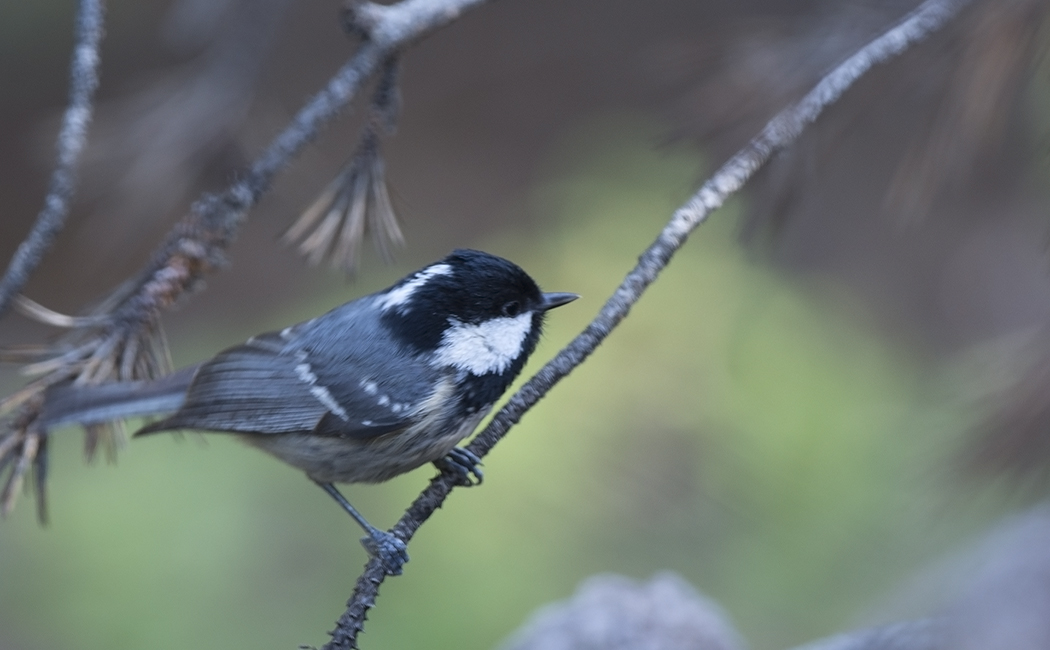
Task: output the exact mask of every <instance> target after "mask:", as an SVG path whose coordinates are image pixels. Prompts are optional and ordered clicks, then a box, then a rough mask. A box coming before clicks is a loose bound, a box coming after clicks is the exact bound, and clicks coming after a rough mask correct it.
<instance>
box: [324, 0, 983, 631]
mask: <svg viewBox="0 0 1050 650" xmlns="http://www.w3.org/2000/svg"><path fill="white" fill-rule="evenodd" d="M968 2H969V0H926V2H924V3H923V4H921V5H920V6H919V7H918V8H917V9H916V10H915V11H913V12H912V13H910V14H908V16H906V17H905V18H904V19H903V20H901V21H900V22H899V23H898V24H897V25H895V26H893V27H892V28H890V29H889V30H888V31H886V32H885V33H883V34H882V35H881V36H879V37H878V38H876V39H875V40H873V41H871V42H870V43H868V44H867V45H865V46H864V47H863V48H861V49H860V50H859V51H857V52H856V53H855V54H853V55H852V56H851V57H849V58H848V59H846V60H845V61H844V62H843V63H841V64H840V65H839V66H838V67H836V68H835V69H834V70H832V71H831V72H830V73H828V74H827V75H826V76H825V77H824V78H823V79H821V80H820V82H818V83H817V85H816V86H815V87H814V88H813V89H812V90H811V91H810V92H809V93H808V94H806V96H805V97H803V98H802V99H801V100H800V101H799V102H797V103H796V104H794V105H792V106H789V107H788V108H786V109H784V110H783V111H781V112H780V113H778V114H777V115H776V116H775V117H774V118H773V119H772V120H770V121H769V123H768V124H766V126H765V128H764V129H762V131H761V133H759V134H758V135H757V136H756V137H755V138H754V139H752V140H751V142H749V143H748V144H747V146H745V147H744V148H743V149H741V150H740V151H739V152H737V153H736V154H735V155H734V156H733V157H732V158H730V159H729V160H728V161H727V162H726V163H725V164H724V165H722V167H721V168H720V169H719V170H718V171H716V172H715V173H714V175H713V176H711V178H710V179H709V180H708V181H707V182H705V183H704V184H703V185H702V186H701V187H700V189H699V190H698V191H697V192H696V194H694V195H693V196H692V197H691V198H690V199H689V200H688V201H687V202H686V203H685V204H683V205H682V206H681V207H680V208H678V210H676V211H675V213H674V215H673V216H672V218H671V220H670V222H669V223H668V224H667V225H666V226H665V227H664V229H663V230H662V231H661V232H660V234H659V236H658V237H657V238H656V241H654V242H653V243H652V244H651V245H650V246H649V248H647V249H646V250H645V252H643V253H642V255H641V256H640V258H639V260H638V264H637V265H636V266H635V267H634V269H633V270H632V271H631V272H630V273H628V274H627V277H626V278H624V280H623V283H622V284H621V285H620V286H619V288H617V289H616V291H615V292H614V293H613V295H612V296H611V297H610V298H609V299H608V301H607V302H606V303H605V305H604V306H603V307H602V309H601V311H600V312H599V313H598V316H597V317H595V319H594V320H593V321H592V322H591V323H590V325H588V326H587V327H586V329H584V330H583V332H581V333H580V334H579V335H578V336H577V337H576V338H575V339H573V341H572V342H571V343H569V345H567V346H566V347H565V348H564V349H563V350H562V351H561V352H559V353H558V354H557V356H555V357H554V358H553V359H551V360H550V361H549V362H547V364H546V365H545V366H544V367H543V368H542V369H540V371H539V372H538V373H536V375H535V376H533V377H532V378H531V379H530V380H529V381H528V382H526V383H525V385H524V386H522V387H521V389H520V390H518V392H517V393H515V394H514V396H513V397H511V399H510V400H509V401H508V402H507V404H505V405H504V406H503V408H502V409H500V411H499V412H498V413H496V415H495V416H494V417H493V418H492V420H491V421H490V422H489V424H488V426H486V427H485V429H484V430H483V431H482V432H481V433H479V434H478V435H477V436H476V437H475V438H474V440H473V441H472V442H471V443H470V444H469V445H468V446H467V449H469V450H470V451H472V452H474V453H475V454H477V455H478V456H479V457H482V456H484V455H485V454H487V453H488V452H489V451H490V450H491V449H492V447H493V446H495V444H496V443H497V442H499V440H500V439H501V438H502V437H503V436H504V435H506V433H507V431H508V430H509V429H510V428H511V427H512V426H514V425H515V424H516V423H517V422H518V421H519V420H520V419H521V417H522V416H523V415H524V414H525V413H526V412H527V411H528V410H529V409H530V408H532V407H533V406H534V405H535V404H536V402H538V401H539V400H540V399H541V398H542V397H543V396H544V395H546V394H547V392H548V391H549V390H550V389H551V388H552V387H553V386H554V385H555V384H556V383H558V381H560V380H561V379H562V378H563V377H565V376H566V375H568V374H569V372H571V371H572V370H573V369H574V368H575V367H576V366H578V365H580V364H581V363H582V362H583V361H584V360H585V359H586V358H587V357H588V356H590V354H591V353H592V352H594V350H595V349H596V348H597V347H598V345H599V344H601V342H602V341H604V340H605V338H606V337H607V336H608V335H609V333H610V332H611V331H612V330H613V328H615V327H616V326H617V325H618V324H619V323H620V321H622V320H623V319H624V317H626V316H627V313H628V312H629V311H630V309H631V307H632V306H633V305H634V303H636V302H637V301H638V299H639V298H640V297H641V295H642V293H643V292H644V291H645V289H646V288H647V287H648V286H649V285H650V284H652V283H653V281H654V280H656V277H657V276H658V275H659V273H660V272H661V271H662V270H663V269H664V267H666V266H667V264H668V262H670V260H671V256H672V255H674V253H675V252H676V251H677V250H678V249H679V248H681V246H682V245H683V244H684V243H685V241H686V239H687V237H688V236H689V234H690V233H691V232H692V231H693V230H694V229H695V228H696V227H697V226H699V225H700V224H701V223H703V222H704V221H705V220H706V219H707V217H708V216H709V215H710V214H711V212H713V211H714V210H716V209H718V208H719V207H721V206H722V204H723V203H725V201H726V199H727V198H728V197H729V196H731V195H732V194H733V193H735V192H736V191H737V190H739V189H740V188H741V187H742V186H743V185H744V183H745V182H746V181H747V180H749V179H750V178H751V177H752V176H753V175H754V174H755V172H756V171H758V169H759V168H761V167H762V165H764V164H765V163H766V162H767V161H769V159H770V157H772V155H773V154H774V153H775V152H777V151H779V150H781V149H783V148H784V147H786V146H787V145H789V144H791V143H792V142H793V141H794V140H795V139H797V138H798V136H799V135H800V134H801V133H802V132H803V130H804V129H805V128H806V127H807V126H809V125H810V124H812V123H813V122H814V120H816V118H817V117H818V116H819V115H820V113H821V112H822V111H823V110H824V109H825V108H826V107H827V106H829V105H831V104H833V103H834V102H835V101H836V100H837V99H838V98H839V97H841V96H842V94H843V93H844V92H845V91H846V89H848V88H849V87H850V86H851V85H853V83H854V82H856V81H857V80H858V79H860V78H861V77H862V76H863V75H864V74H865V73H866V72H867V71H868V70H870V69H871V68H872V67H873V66H875V65H876V64H878V63H881V62H883V61H886V60H888V59H890V58H892V57H894V56H896V55H898V54H900V53H901V52H903V51H905V50H906V49H907V48H908V47H910V46H912V45H914V44H915V43H917V42H919V41H921V40H923V39H924V38H925V37H927V36H928V35H930V34H931V33H932V32H934V31H936V30H937V29H939V28H940V27H942V26H943V25H944V24H945V23H947V22H948V21H949V20H950V19H951V18H952V17H954V16H955V15H956V14H957V13H958V12H959V10H960V9H962V7H964V6H965V5H966V4H968ZM452 487H453V479H452V477H450V476H448V475H445V474H441V475H438V476H437V477H435V478H434V479H433V480H431V482H430V485H429V486H427V488H426V489H425V490H423V492H422V493H421V494H420V495H419V496H418V497H417V498H416V500H415V501H414V502H413V503H412V505H411V506H409V508H408V510H407V511H406V512H405V514H404V515H403V516H402V517H401V519H400V520H399V521H398V522H397V524H396V525H395V526H394V528H393V529H392V532H393V533H394V534H395V535H397V536H398V537H399V538H401V539H402V540H403V541H405V542H408V541H409V540H411V539H412V536H413V534H414V533H415V532H416V530H418V529H419V527H420V526H421V525H422V524H423V522H425V521H426V520H427V519H428V518H429V517H430V516H431V515H432V514H434V511H435V510H437V508H439V507H441V504H442V503H444V501H445V498H446V497H447V496H448V494H449V492H450V491H451V490H452ZM385 578H386V574H385V572H384V570H383V567H382V565H381V564H380V562H379V561H378V560H376V559H372V560H370V561H369V562H368V564H367V565H365V569H364V571H363V572H362V574H361V576H360V577H359V578H358V580H357V584H356V585H355V588H354V594H353V596H351V598H350V600H349V601H348V602H347V609H346V611H345V612H344V613H343V615H342V616H341V617H340V618H339V620H338V622H337V623H336V626H337V627H336V629H335V630H334V631H333V632H332V633H331V634H332V640H331V641H330V642H329V643H327V644H326V645H325V646H324V648H325V650H344V649H347V648H356V647H357V635H358V633H359V632H360V631H361V629H362V627H363V625H364V620H365V616H366V614H367V612H368V610H369V609H370V608H371V607H372V606H373V605H374V604H375V598H376V596H377V595H378V593H379V586H380V585H381V584H382V582H383V580H384V579H385Z"/></svg>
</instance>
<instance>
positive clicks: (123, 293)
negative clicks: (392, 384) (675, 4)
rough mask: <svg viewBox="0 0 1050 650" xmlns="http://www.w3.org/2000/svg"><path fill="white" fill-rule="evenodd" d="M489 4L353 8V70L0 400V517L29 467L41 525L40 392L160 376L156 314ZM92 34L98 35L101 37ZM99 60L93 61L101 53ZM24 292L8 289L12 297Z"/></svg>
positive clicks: (460, 1)
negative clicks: (271, 196) (331, 128)
mask: <svg viewBox="0 0 1050 650" xmlns="http://www.w3.org/2000/svg"><path fill="white" fill-rule="evenodd" d="M99 1H100V0H91V2H89V1H88V0H85V4H84V6H96V5H94V4H91V3H92V2H99ZM487 1H488V0H402V2H399V3H398V4H395V5H375V4H372V3H370V2H351V4H350V6H349V7H348V9H347V15H346V16H345V20H347V21H348V24H349V26H351V27H352V28H353V29H354V31H355V32H357V33H358V34H360V35H361V37H362V39H363V40H362V43H361V45H360V47H359V48H358V49H357V52H356V53H355V54H354V56H353V57H352V58H351V59H350V61H349V62H347V63H346V64H344V65H343V67H342V68H341V69H340V70H339V71H338V72H337V73H336V74H335V76H334V77H332V79H331V80H330V81H329V82H328V84H327V86H326V87H325V88H324V90H322V91H321V92H319V93H318V94H317V95H316V96H314V97H313V98H312V99H311V100H310V101H309V102H307V104H306V105H305V106H304V107H303V108H302V109H300V110H299V112H298V113H297V114H296V116H295V117H294V118H293V119H292V121H291V123H290V124H289V125H288V126H287V127H286V128H285V129H284V131H282V132H281V133H280V134H279V135H278V136H277V137H276V138H275V139H274V141H273V142H272V143H271V144H270V145H269V146H268V147H267V148H266V150H265V151H263V153H262V155H261V156H260V157H259V158H258V159H257V160H256V161H255V162H254V163H253V164H252V165H251V167H250V168H249V169H248V171H247V172H245V174H244V175H243V177H242V178H241V179H240V180H238V181H237V182H235V183H233V184H232V185H231V186H229V187H228V188H227V189H226V190H225V191H224V192H222V193H221V194H217V195H211V194H206V195H204V196H203V197H202V198H201V199H200V200H198V201H197V202H196V203H195V204H194V205H193V206H192V208H191V209H190V212H189V214H187V215H186V216H185V217H183V218H182V219H181V220H180V221H179V222H178V223H176V224H175V226H174V228H172V230H171V232H169V233H168V235H167V237H166V238H165V240H164V241H163V242H162V243H161V245H160V246H159V247H158V248H157V249H156V250H155V251H154V252H153V255H152V256H151V258H150V260H149V261H148V262H147V264H146V265H145V267H144V268H143V269H142V270H141V271H140V272H139V273H138V275H137V276H136V277H135V278H133V279H132V280H131V281H129V282H126V283H125V284H124V285H123V286H121V287H120V288H118V289H117V291H115V292H114V293H113V294H112V295H111V296H109V297H108V298H107V299H106V300H105V302H104V303H103V304H102V306H101V307H99V308H97V309H96V310H95V312H94V313H93V314H92V318H90V319H87V320H86V321H84V322H83V323H78V324H76V325H75V326H74V327H72V328H70V330H69V331H68V332H67V334H66V335H65V336H64V337H63V338H62V339H60V340H59V341H58V342H57V343H56V344H55V345H54V346H52V347H51V348H48V349H46V350H44V351H43V352H42V353H41V354H40V355H39V356H40V357H41V360H40V361H39V362H37V363H35V364H32V365H31V366H29V367H27V369H29V370H32V371H35V372H37V373H40V374H42V375H43V376H42V377H40V378H38V379H36V380H35V381H33V382H32V383H31V384H30V385H28V386H27V387H25V388H23V389H22V390H20V391H18V392H17V393H15V394H13V395H10V396H8V397H7V398H5V399H3V400H0V413H6V412H10V411H13V410H15V409H19V412H18V413H17V415H16V416H15V418H14V419H13V424H12V426H10V427H9V430H8V431H6V432H4V433H3V434H0V474H2V472H3V471H4V467H5V465H6V464H9V463H11V462H12V461H14V459H16V458H17V462H14V464H13V467H12V469H11V470H10V472H9V474H8V478H7V480H6V481H5V482H4V486H3V488H2V489H0V516H3V515H4V514H6V513H7V512H10V510H11V509H12V508H13V507H14V503H15V499H16V498H17V496H18V494H19V492H20V487H21V484H22V481H23V479H24V477H25V474H26V471H27V468H29V467H30V466H33V467H35V468H36V470H37V476H38V477H39V480H40V483H39V487H38V493H39V496H40V503H39V504H38V507H39V511H40V513H41V519H44V513H45V506H44V504H43V494H44V487H43V480H44V477H46V476H47V471H46V469H47V468H46V463H47V456H46V453H43V452H44V451H45V450H46V441H45V440H44V438H45V437H46V433H44V432H43V431H40V430H38V428H37V427H36V426H35V422H36V418H37V416H38V414H39V411H40V407H41V405H42V404H43V399H42V394H43V391H44V390H46V389H47V387H48V386H51V385H54V384H56V383H59V382H62V381H67V380H73V381H75V382H77V383H80V384H94V383H101V382H104V381H113V380H117V381H129V380H134V379H148V378H153V377H156V376H157V375H159V374H162V373H163V372H164V371H165V370H166V366H167V365H168V361H167V354H166V352H167V350H166V345H165V343H164V341H163V332H162V330H161V328H160V321H159V318H160V313H161V312H162V311H163V310H164V309H167V308H168V307H170V306H171V305H173V304H174V303H175V302H176V301H177V300H178V299H179V298H181V297H182V296H183V295H185V294H186V293H189V292H191V291H192V290H193V289H195V288H196V287H198V286H200V284H201V281H202V279H203V277H204V276H205V275H206V274H207V273H209V272H211V271H213V270H215V269H217V268H220V267H222V266H224V265H225V251H226V249H227V248H228V247H229V246H230V244H231V243H232V242H233V239H234V236H235V235H236V233H237V230H238V228H239V227H240V226H241V224H242V223H243V222H244V220H245V218H246V216H247V212H248V210H249V209H250V208H252V207H253V206H254V205H255V204H256V203H258V201H259V200H260V199H261V198H262V196H263V194H265V192H266V190H267V189H269V187H270V184H271V183H272V182H273V179H274V177H275V176H276V175H277V174H278V173H279V172H280V171H282V170H283V169H284V168H285V167H287V166H288V165H289V164H290V163H291V161H292V160H293V159H294V158H295V156H296V155H298V154H299V153H300V152H301V151H302V150H303V149H304V148H305V147H306V145H307V144H309V143H310V142H312V141H313V139H314V138H316V137H317V135H318V133H320V131H321V130H322V129H323V128H324V127H325V126H326V125H327V124H328V123H329V122H330V121H331V120H332V119H333V118H334V117H335V116H336V115H337V114H338V113H339V112H340V111H341V110H342V109H343V108H344V107H345V106H346V105H347V104H348V103H349V102H350V101H351V100H353V98H354V97H355V96H356V95H357V93H358V91H359V90H360V89H361V86H362V85H363V84H364V83H365V81H366V80H367V79H368V78H369V77H371V76H372V75H373V74H374V73H375V72H376V71H377V70H378V69H380V67H381V66H382V65H383V63H384V62H385V61H388V60H392V59H393V57H394V55H395V54H397V53H398V52H400V51H401V50H402V49H403V48H405V47H407V46H408V45H409V44H411V43H413V42H414V41H416V40H418V39H419V38H421V37H423V36H424V35H426V34H428V33H430V32H432V31H434V30H436V29H439V28H441V27H443V26H445V25H447V24H448V23H450V22H452V21H454V20H455V19H456V18H458V17H459V16H460V15H461V14H462V13H463V12H464V11H466V10H468V9H470V8H473V7H475V6H478V5H481V4H483V3H485V2H487ZM95 31H96V34H97V32H99V31H100V29H96V30H95ZM79 51H80V50H79V48H78V52H79ZM93 51H94V52H95V58H96V59H97V51H95V50H93ZM74 81H77V78H75V79H74ZM81 122H82V120H81ZM62 214H63V216H64V211H63V213H62ZM60 222H61V220H59V225H60ZM55 232H57V228H52V230H51V233H50V236H51V237H53V235H54V233H55ZM19 252H20V253H21V250H20V251H19ZM16 257H17V256H16ZM34 266H35V264H34ZM26 275H28V270H27V271H26ZM23 284H24V282H23ZM21 286H22V284H18V286H17V287H12V289H11V290H10V291H11V293H12V294H14V293H15V292H17V290H18V289H20V288H21ZM99 439H105V440H111V439H113V436H112V435H111V432H110V429H109V427H108V426H107V427H104V430H95V429H92V428H89V429H88V436H87V439H86V442H87V445H86V446H87V448H88V449H92V448H93V447H94V446H95V445H96V442H97V441H98V440H99Z"/></svg>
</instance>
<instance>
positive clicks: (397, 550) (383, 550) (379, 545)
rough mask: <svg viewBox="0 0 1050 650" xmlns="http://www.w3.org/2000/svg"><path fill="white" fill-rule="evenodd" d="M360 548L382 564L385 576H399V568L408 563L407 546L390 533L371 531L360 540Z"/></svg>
mask: <svg viewBox="0 0 1050 650" xmlns="http://www.w3.org/2000/svg"><path fill="white" fill-rule="evenodd" d="M361 546H364V547H365V550H366V551H368V554H369V555H371V556H372V557H374V558H378V559H379V561H380V562H382V563H383V570H384V571H386V573H387V575H391V576H399V575H401V567H402V566H403V565H404V564H405V562H408V546H407V545H406V544H405V543H404V542H403V541H401V540H400V539H398V538H397V537H395V536H394V535H393V534H391V533H387V532H384V531H382V530H378V529H376V530H373V531H372V532H371V533H370V534H369V535H367V536H365V537H362V538H361Z"/></svg>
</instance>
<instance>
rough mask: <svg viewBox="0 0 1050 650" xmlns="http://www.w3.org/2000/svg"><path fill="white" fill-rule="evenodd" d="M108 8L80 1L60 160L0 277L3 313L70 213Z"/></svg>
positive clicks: (88, 0)
mask: <svg viewBox="0 0 1050 650" xmlns="http://www.w3.org/2000/svg"><path fill="white" fill-rule="evenodd" d="M104 10H105V7H104V0H81V2H80V8H79V9H78V11H77V18H76V36H75V45H74V46H73V57H72V60H71V61H70V64H69V106H67V107H66V112H65V114H64V115H63V116H62V128H61V130H60V131H59V133H58V143H57V147H58V161H57V162H56V163H55V170H54V171H53V172H52V173H51V183H50V185H49V186H48V190H47V196H46V197H45V198H44V207H43V209H42V210H40V214H38V215H37V217H36V222H35V223H34V224H33V229H32V230H31V231H30V233H29V235H28V236H27V237H26V239H25V241H23V242H22V244H21V245H19V247H18V250H17V251H15V254H14V257H12V258H11V263H10V264H9V265H8V267H7V271H6V272H5V273H4V277H3V280H0V315H3V314H4V312H6V311H7V308H8V307H9V306H10V305H11V298H12V297H14V296H15V295H17V294H18V293H19V292H20V291H22V288H23V287H25V285H26V282H28V281H29V276H30V275H32V273H33V271H34V270H36V267H37V266H38V265H39V264H40V260H41V259H43V257H44V253H46V252H47V249H48V248H50V247H51V244H52V242H54V240H55V237H56V236H57V235H58V233H59V232H60V231H61V230H62V226H63V225H65V222H66V216H67V215H68V214H69V204H70V202H71V201H72V198H73V192H74V190H75V189H76V185H77V163H78V162H79V161H80V153H81V152H82V151H83V150H84V144H85V143H86V141H87V129H88V125H89V124H91V118H92V114H93V113H94V109H95V107H94V101H93V100H94V97H95V89H96V88H98V64H99V52H98V50H99V43H100V42H101V41H102V32H103V25H102V14H103V12H104Z"/></svg>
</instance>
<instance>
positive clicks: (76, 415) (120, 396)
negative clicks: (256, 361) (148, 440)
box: [40, 366, 197, 429]
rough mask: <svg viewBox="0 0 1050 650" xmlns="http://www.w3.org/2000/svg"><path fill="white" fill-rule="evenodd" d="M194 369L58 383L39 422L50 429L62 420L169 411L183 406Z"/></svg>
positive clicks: (90, 420)
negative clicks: (123, 378) (107, 380)
mask: <svg viewBox="0 0 1050 650" xmlns="http://www.w3.org/2000/svg"><path fill="white" fill-rule="evenodd" d="M196 373H197V366H192V367H189V368H183V369H182V370H178V371H176V372H173V373H171V374H170V375H165V376H164V377H161V378H160V379H156V380H152V381H126V382H115V383H111V384H99V385H97V386H74V385H73V384H69V383H67V384H58V385H55V386H52V387H51V388H49V389H48V391H47V398H46V400H45V402H44V409H43V412H42V413H41V415H40V424H41V425H42V426H43V428H44V429H53V428H55V427H58V426H61V425H63V424H74V423H75V424H99V423H102V422H111V421H113V420H123V419H125V418H132V417H143V416H149V415H161V414H164V413H170V412H172V411H175V410H177V409H178V408H179V407H180V406H182V402H183V400H185V399H186V390H187V389H188V388H189V386H190V382H191V381H193V377H194V375H195V374H196Z"/></svg>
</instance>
